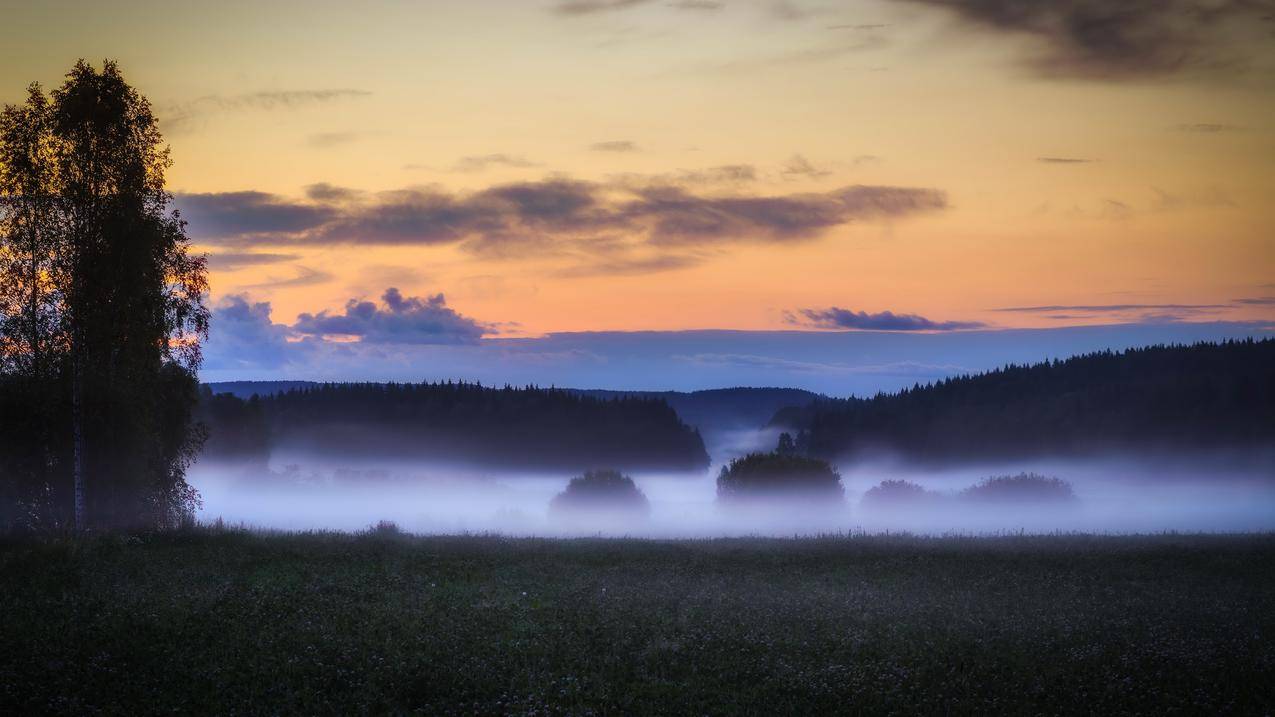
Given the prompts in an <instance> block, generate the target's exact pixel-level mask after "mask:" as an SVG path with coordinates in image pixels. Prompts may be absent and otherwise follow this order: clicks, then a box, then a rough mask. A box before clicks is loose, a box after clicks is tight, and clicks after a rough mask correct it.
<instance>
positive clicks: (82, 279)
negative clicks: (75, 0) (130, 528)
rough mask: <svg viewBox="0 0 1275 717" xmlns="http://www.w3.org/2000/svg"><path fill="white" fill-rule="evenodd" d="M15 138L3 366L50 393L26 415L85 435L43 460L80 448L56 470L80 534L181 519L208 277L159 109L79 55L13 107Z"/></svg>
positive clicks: (3, 137) (8, 188)
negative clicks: (55, 79) (183, 215)
mask: <svg viewBox="0 0 1275 717" xmlns="http://www.w3.org/2000/svg"><path fill="white" fill-rule="evenodd" d="M0 142H3V148H2V149H0V162H2V163H3V170H2V173H0V176H3V183H2V185H0V189H2V190H3V194H4V200H5V203H4V213H3V217H2V221H3V224H0V228H2V229H3V239H2V240H0V241H3V252H0V253H2V254H3V255H4V260H3V263H0V272H2V273H0V278H3V281H0V284H2V285H4V286H5V287H6V288H5V290H4V294H5V296H4V297H3V298H2V299H0V300H3V301H4V303H3V304H0V311H3V312H4V316H5V323H4V324H3V326H0V331H3V340H2V342H0V346H2V347H3V350H4V354H5V360H4V362H3V364H2V365H3V368H4V370H5V371H6V373H7V376H8V378H9V379H10V380H12V381H15V382H17V383H21V384H23V385H30V386H38V387H39V389H38V391H37V392H38V393H40V394H41V396H42V397H43V400H35V398H34V397H32V400H33V402H32V403H31V404H30V405H29V406H28V409H27V411H25V412H24V414H25V415H27V416H32V415H41V414H40V412H41V411H46V410H48V411H56V412H57V415H56V416H52V417H50V418H49V419H48V420H47V421H46V424H47V425H49V426H52V425H53V424H57V425H58V426H59V427H60V428H62V429H64V430H65V431H66V432H67V433H69V434H70V438H69V440H67V441H62V440H60V439H55V438H52V437H51V435H43V436H42V438H41V440H40V443H41V445H42V451H52V450H54V449H55V448H58V449H61V450H63V451H65V448H66V446H62V445H61V444H63V443H66V444H69V453H70V457H69V459H67V458H66V457H65V455H63V456H61V457H60V458H59V459H57V460H45V461H42V464H43V465H45V466H46V468H47V466H50V465H54V464H67V465H69V472H70V475H71V481H70V482H71V491H70V493H71V497H70V502H71V504H72V513H73V515H74V519H75V523H76V525H77V526H80V527H84V526H87V525H95V526H104V527H105V526H115V525H129V524H137V523H144V524H150V525H165V524H171V523H173V522H175V521H177V520H180V519H181V518H182V516H184V515H185V514H187V513H188V512H189V511H190V509H191V508H192V507H193V503H194V500H195V495H194V493H193V491H192V490H191V489H190V487H189V486H188V485H187V484H186V482H185V478H184V471H185V467H186V465H187V464H188V463H189V461H190V460H191V458H192V457H193V455H194V452H195V450H196V449H197V448H198V442H199V440H200V432H199V431H198V430H197V429H196V427H195V425H194V423H193V417H192V410H193V407H194V403H195V398H196V391H197V383H196V381H195V379H194V371H195V369H196V368H197V367H198V365H199V362H200V352H199V346H200V343H199V342H200V339H201V338H203V337H204V336H206V334H207V328H208V312H207V310H206V309H205V307H204V305H203V303H202V296H203V295H204V294H205V293H206V292H207V289H208V284H207V277H206V268H205V264H204V259H203V257H199V256H192V255H191V254H190V252H189V249H188V245H189V240H188V239H187V237H186V235H185V225H184V223H183V222H182V221H181V219H180V217H179V216H178V215H177V214H176V212H174V211H172V210H171V208H170V204H171V197H170V195H169V194H168V193H167V192H166V191H165V190H164V171H165V170H166V169H167V168H168V166H169V164H170V161H169V157H168V150H167V149H166V148H165V147H163V146H162V142H161V137H160V134H159V130H158V126H157V123H156V120H155V117H154V115H153V114H152V112H151V109H150V105H149V103H148V102H147V101H146V99H145V98H144V97H142V96H141V95H140V94H139V93H138V92H137V91H136V90H135V89H133V88H132V87H131V86H129V85H128V83H127V82H126V81H125V80H124V78H123V76H122V75H121V74H120V71H119V68H118V66H117V65H116V64H115V63H113V62H110V61H107V62H106V63H104V64H103V67H102V69H101V70H100V71H98V70H95V69H94V68H93V67H91V66H90V65H88V64H87V63H85V62H83V61H80V62H79V63H77V64H76V65H75V67H74V68H73V69H72V70H71V72H70V73H69V74H68V75H67V79H66V81H65V82H64V83H63V84H62V85H61V86H60V87H59V88H57V89H55V90H54V91H53V92H52V93H51V95H50V97H48V98H46V97H44V95H43V93H42V92H41V91H40V89H39V87H38V86H32V87H31V88H30V89H29V92H28V99H27V102H26V104H25V105H23V106H20V107H9V108H6V110H5V113H4V119H3V121H2V122H0ZM15 299H20V300H22V301H23V302H25V304H26V305H27V306H28V307H30V308H28V309H27V310H26V311H21V312H15V311H13V309H11V308H10V305H11V304H15V303H16V302H15ZM68 405H69V411H68V410H65V406H68ZM44 433H45V434H52V433H53V431H52V430H51V428H50V430H48V431H44ZM46 473H47V471H46ZM40 480H44V481H45V482H47V481H48V479H47V477H46V478H38V479H36V481H35V482H37V483H38V482H40Z"/></svg>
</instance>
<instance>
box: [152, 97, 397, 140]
mask: <svg viewBox="0 0 1275 717" xmlns="http://www.w3.org/2000/svg"><path fill="white" fill-rule="evenodd" d="M371 94H372V93H371V92H369V91H367V90H359V89H353V88H332V89H316V90H265V91H261V92H248V93H244V94H239V95H204V96H203V97H198V98H195V99H193V100H188V101H186V102H178V103H174V104H170V105H167V106H162V107H160V108H159V116H160V120H161V123H162V125H163V127H164V129H165V130H166V131H170V132H172V131H176V132H181V131H184V130H187V129H190V128H191V127H192V126H193V125H194V124H196V123H197V122H198V121H199V120H200V119H202V118H205V117H207V116H209V115H213V114H218V113H223V112H235V111H244V110H256V111H270V110H295V109H301V108H305V107H313V106H318V105H325V104H328V103H331V102H337V101H343V100H351V99H358V98H362V97H369V96H371Z"/></svg>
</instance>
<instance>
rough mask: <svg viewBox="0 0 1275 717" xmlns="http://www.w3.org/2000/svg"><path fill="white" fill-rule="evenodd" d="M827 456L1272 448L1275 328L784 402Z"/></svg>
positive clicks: (803, 440)
mask: <svg viewBox="0 0 1275 717" xmlns="http://www.w3.org/2000/svg"><path fill="white" fill-rule="evenodd" d="M771 425H772V426H776V427H782V428H786V429H790V430H794V431H797V432H798V447H799V449H800V450H803V451H805V452H806V453H808V454H810V455H812V456H817V457H821V458H828V459H836V460H843V461H844V460H854V459H856V458H863V457H866V456H870V455H874V454H879V453H887V454H890V455H893V456H896V457H900V458H903V459H906V460H911V461H915V462H921V463H936V462H953V461H975V460H986V459H1013V458H1022V457H1029V456H1064V457H1065V456H1078V455H1091V454H1104V453H1119V452H1133V451H1139V452H1156V453H1158V454H1162V455H1174V454H1181V453H1186V452H1196V451H1210V452H1230V453H1233V454H1234V455H1236V456H1238V457H1241V458H1245V459H1252V458H1257V459H1258V460H1262V459H1264V458H1269V457H1270V456H1272V455H1275V340H1272V339H1266V340H1262V341H1254V340H1244V341H1228V342H1225V343H1220V344H1213V343H1201V344H1196V345H1193V346H1153V347H1148V348H1140V349H1131V350H1128V351H1124V352H1118V353H1115V352H1109V351H1105V352H1099V353H1092V354H1086V355H1083V356H1077V357H1074V358H1070V359H1067V360H1064V361H1050V362H1045V363H1039V364H1034V365H1030V366H1013V365H1011V366H1006V367H1004V368H1001V369H998V370H995V371H990V372H987V373H983V374H978V375H975V376H967V377H961V378H951V379H945V380H943V381H939V382H936V383H932V384H928V385H925V386H920V385H918V386H916V387H914V388H912V389H908V390H904V391H901V392H899V393H894V394H884V395H878V396H876V397H873V398H867V399H858V398H851V399H845V400H823V401H819V402H816V403H814V404H811V405H809V406H807V407H804V408H790V409H784V410H781V411H779V412H777V413H776V415H775V416H774V418H773V419H772V420H771Z"/></svg>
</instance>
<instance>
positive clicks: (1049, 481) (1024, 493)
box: [961, 473, 1076, 503]
mask: <svg viewBox="0 0 1275 717" xmlns="http://www.w3.org/2000/svg"><path fill="white" fill-rule="evenodd" d="M961 497H962V498H965V499H968V500H977V501H982V502H988V503H993V502H994V503H1070V502H1072V501H1074V500H1075V499H1076V494H1075V493H1074V492H1072V490H1071V484H1070V483H1068V482H1067V481H1064V480H1061V479H1059V478H1053V477H1049V476H1043V475H1039V474H1037V473H1019V474H1018V475H1016V476H995V477H992V478H985V479H984V480H983V481H982V482H981V483H979V484H978V485H974V486H970V487H969V488H966V489H965V490H963V491H961Z"/></svg>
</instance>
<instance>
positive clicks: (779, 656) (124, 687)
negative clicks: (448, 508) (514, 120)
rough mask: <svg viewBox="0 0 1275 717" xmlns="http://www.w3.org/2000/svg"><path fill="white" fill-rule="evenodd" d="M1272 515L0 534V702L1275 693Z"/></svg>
mask: <svg viewBox="0 0 1275 717" xmlns="http://www.w3.org/2000/svg"><path fill="white" fill-rule="evenodd" d="M1272 638H1275V536H1269V535H1268V536H1249V537H1218V536H1213V537H1210V536H1156V537H1134V538H1124V537H1083V536H1061V537H1006V538H980V539H972V538H939V539H920V538H905V537H850V538H829V539H809V540H762V539H745V540H715V541H687V542H654V541H636V540H634V541H629V540H531V539H522V540H513V539H500V538H483V537H452V538H411V537H404V536H397V535H361V536H350V535H273V536H268V535H257V534H250V533H246V532H238V531H212V530H208V531H195V532H189V533H181V534H175V535H161V536H153V537H101V538H95V539H89V540H81V541H75V542H70V541H67V542H45V543H38V544H37V543H29V542H9V543H5V544H3V545H0V713H4V714H33V713H44V712H61V713H72V714H92V713H99V712H104V713H155V712H172V711H183V712H195V713H210V712H218V713H231V712H233V713H239V714H245V713H249V714H255V713H281V712H283V713H320V714H325V713H336V714H354V713H366V712H371V713H384V712H406V711H419V712H421V713H425V714H449V713H466V714H468V713H482V714H496V713H535V714H546V713H559V712H566V713H576V714H589V713H603V714H606V713H610V714H651V713H762V714H775V713H791V714H811V713H816V712H818V713H826V712H839V713H850V712H871V713H880V712H917V711H921V712H927V713H928V712H953V713H987V712H989V711H992V712H1000V713H1005V712H1036V713H1038V712H1043V713H1078V712H1084V713H1094V714H1103V713H1112V712H1124V711H1136V712H1141V713H1144V714H1158V713H1162V712H1165V711H1188V712H1196V713H1207V714H1218V713H1235V714H1271V713H1272V711H1275V644H1272Z"/></svg>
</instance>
